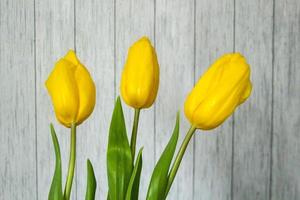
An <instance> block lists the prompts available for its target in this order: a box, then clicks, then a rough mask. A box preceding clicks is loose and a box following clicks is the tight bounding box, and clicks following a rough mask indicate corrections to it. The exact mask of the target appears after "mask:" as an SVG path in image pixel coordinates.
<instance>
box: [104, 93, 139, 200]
mask: <svg viewBox="0 0 300 200" xmlns="http://www.w3.org/2000/svg"><path fill="white" fill-rule="evenodd" d="M106 159H107V176H108V186H109V199H110V200H124V199H125V196H126V192H127V187H128V184H129V181H130V177H131V173H132V169H133V159H132V156H131V149H130V146H129V142H128V138H127V133H126V127H125V121H124V115H123V110H122V105H121V101H120V97H118V99H117V101H116V104H115V108H114V112H113V115H112V120H111V124H110V128H109V139H108V147H107V158H106Z"/></svg>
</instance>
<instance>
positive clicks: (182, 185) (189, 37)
mask: <svg viewBox="0 0 300 200" xmlns="http://www.w3.org/2000/svg"><path fill="white" fill-rule="evenodd" d="M155 37H156V49H157V53H158V59H159V63H160V88H159V93H158V98H157V101H156V115H155V118H156V131H155V133H156V141H155V142H156V145H155V151H156V154H155V159H156V160H158V159H159V157H160V155H161V153H162V152H163V150H164V148H165V146H166V144H167V142H168V141H169V139H170V137H171V134H172V130H173V128H174V125H175V118H176V111H177V110H179V109H180V110H181V111H183V104H184V100H185V96H186V95H187V93H188V92H189V91H190V90H191V89H192V88H193V84H194V1H192V0H188V1H181V0H172V1H171V0H162V1H157V4H156V33H155ZM188 128H189V123H188V122H187V120H186V119H185V117H184V115H183V112H181V120H180V134H179V135H180V137H179V139H178V145H177V146H178V147H179V146H180V144H181V142H182V141H183V138H184V136H185V134H186V132H187V130H188ZM177 149H178V148H177ZM193 153H194V152H193V141H191V142H190V144H189V146H188V148H187V150H186V153H185V156H184V158H183V161H182V163H181V166H180V168H179V171H178V173H177V177H176V179H175V180H174V183H173V186H172V188H171V191H170V193H169V196H168V199H174V200H175V199H193V156H194V155H193Z"/></svg>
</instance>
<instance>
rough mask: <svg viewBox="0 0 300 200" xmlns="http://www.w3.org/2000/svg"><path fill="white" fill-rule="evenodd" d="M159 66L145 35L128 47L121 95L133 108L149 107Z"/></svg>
mask: <svg viewBox="0 0 300 200" xmlns="http://www.w3.org/2000/svg"><path fill="white" fill-rule="evenodd" d="M158 84H159V67H158V62H157V57H156V53H155V49H154V48H153V46H152V45H151V42H150V41H149V39H148V38H147V37H143V38H141V39H140V40H138V41H137V42H135V43H134V44H133V45H132V46H131V47H130V49H129V52H128V56H127V61H126V64H125V66H124V70H123V73H122V77H121V96H122V98H123V100H124V101H125V103H126V104H127V105H129V106H131V107H133V108H137V109H141V108H148V107H150V106H151V105H152V104H153V102H154V100H155V98H156V95H157V90H158Z"/></svg>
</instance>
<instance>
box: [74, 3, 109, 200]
mask: <svg viewBox="0 0 300 200" xmlns="http://www.w3.org/2000/svg"><path fill="white" fill-rule="evenodd" d="M75 5H76V52H77V54H78V56H79V58H80V59H81V61H82V63H84V64H85V66H86V67H87V69H88V70H89V71H90V73H91V75H92V77H93V80H94V81H95V84H96V105H95V109H94V112H93V113H92V115H91V116H90V117H89V118H88V119H87V120H86V121H85V122H84V123H83V124H82V125H80V126H79V127H78V143H77V147H78V153H77V158H78V159H77V180H78V182H77V183H78V185H77V199H84V197H85V192H86V171H87V169H86V161H87V159H88V158H89V159H90V160H91V162H92V164H93V167H94V171H95V175H96V180H97V191H96V199H105V198H106V195H107V190H108V186H107V175H106V174H107V173H106V172H107V169H106V149H107V140H108V130H109V125H110V120H111V116H112V111H113V106H114V1H85V0H76V4H75Z"/></svg>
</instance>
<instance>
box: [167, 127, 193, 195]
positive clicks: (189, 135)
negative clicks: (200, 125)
mask: <svg viewBox="0 0 300 200" xmlns="http://www.w3.org/2000/svg"><path fill="white" fill-rule="evenodd" d="M195 130H196V127H195V126H191V127H190V129H189V131H188V132H187V134H186V136H185V138H184V140H183V142H182V144H181V147H180V149H179V151H178V153H177V156H176V159H175V161H174V163H173V166H172V168H171V170H170V173H169V176H168V184H167V188H166V195H165V196H166V197H167V195H168V193H169V191H170V189H171V186H172V183H173V181H174V179H175V176H176V173H177V171H178V168H179V166H180V163H181V161H182V158H183V155H184V153H185V150H186V148H187V146H188V144H189V142H190V140H191V138H192V136H193V135H194V133H195Z"/></svg>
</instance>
